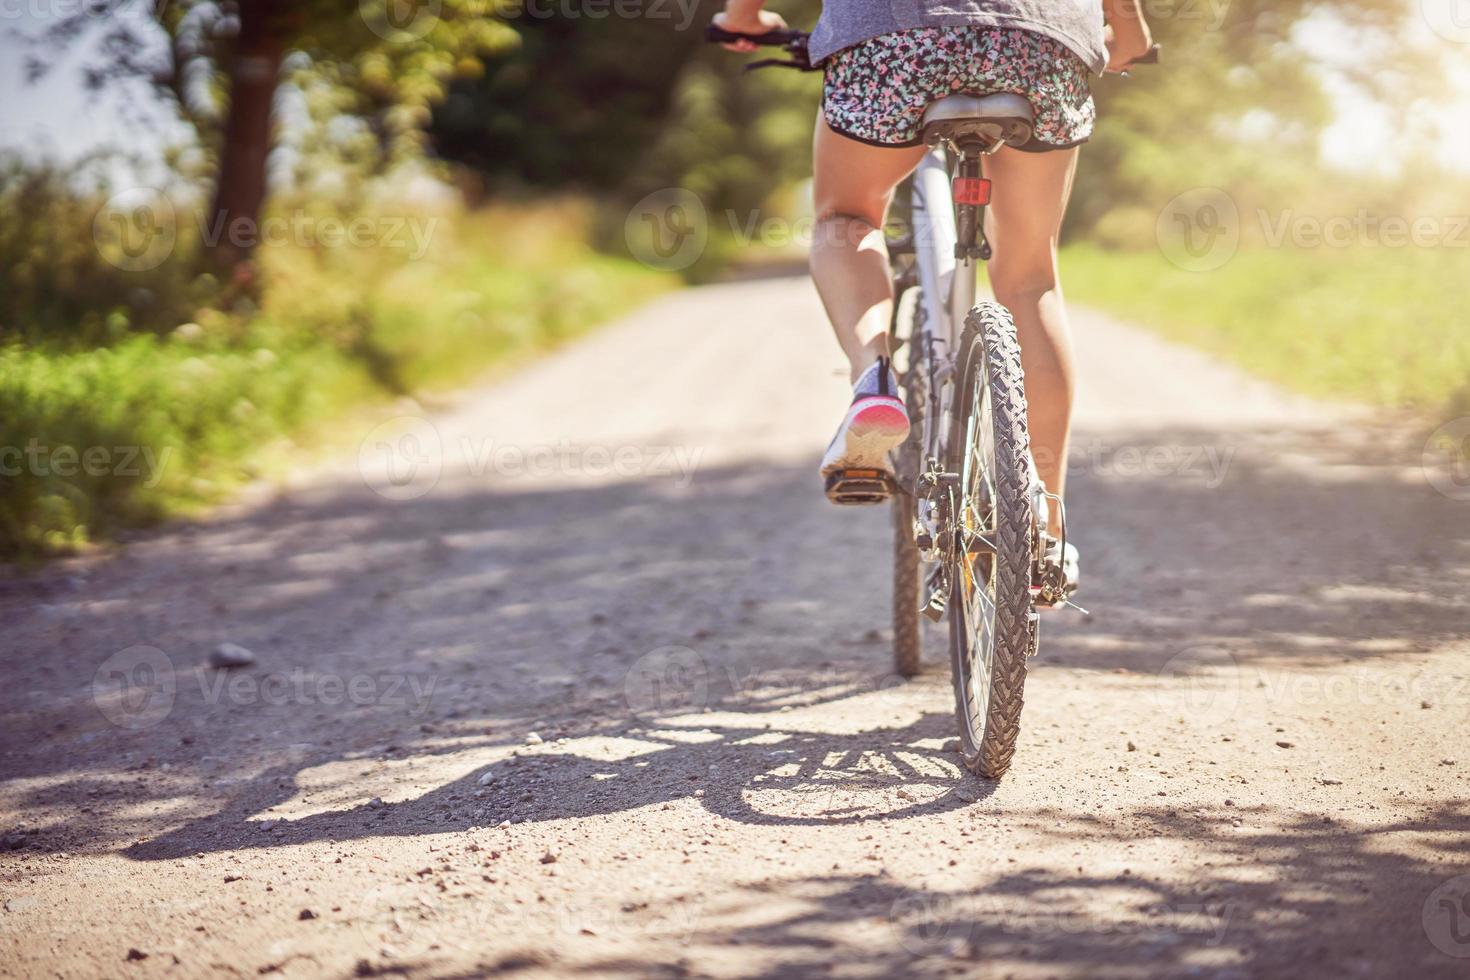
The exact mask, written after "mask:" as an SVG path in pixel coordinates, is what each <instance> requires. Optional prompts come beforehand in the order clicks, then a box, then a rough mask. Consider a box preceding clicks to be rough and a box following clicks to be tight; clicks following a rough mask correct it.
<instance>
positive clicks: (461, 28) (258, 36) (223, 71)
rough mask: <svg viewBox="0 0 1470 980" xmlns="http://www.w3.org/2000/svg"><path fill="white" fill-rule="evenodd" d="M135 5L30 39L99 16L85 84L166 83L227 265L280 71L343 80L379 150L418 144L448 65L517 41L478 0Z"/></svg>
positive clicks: (258, 202) (264, 169)
mask: <svg viewBox="0 0 1470 980" xmlns="http://www.w3.org/2000/svg"><path fill="white" fill-rule="evenodd" d="M134 6H135V3H134V0H89V2H88V3H86V4H85V6H84V8H83V9H82V10H80V11H77V12H74V13H71V14H68V15H66V16H64V17H62V18H60V19H58V20H57V21H56V22H55V23H54V24H53V25H51V26H50V27H48V29H47V30H46V31H45V32H43V34H42V35H41V36H40V37H38V38H37V40H38V41H40V42H42V43H46V44H50V45H55V44H57V43H58V42H60V43H66V42H69V41H73V40H75V39H77V38H80V37H82V36H84V35H85V34H87V33H88V31H89V29H90V28H91V26H92V25H93V24H96V23H97V22H98V21H99V20H101V21H103V22H104V23H106V27H105V29H104V30H105V33H104V37H103V43H102V47H101V51H102V52H103V56H104V60H102V61H101V62H100V63H97V64H93V65H89V66H88V67H87V68H86V69H85V70H86V81H87V83H88V85H89V86H91V87H93V88H100V87H102V86H103V85H106V84H107V83H108V82H110V81H112V80H115V79H120V78H129V77H132V78H136V77H142V78H145V79H147V80H149V81H150V82H151V83H152V84H153V85H154V86H156V87H157V89H158V90H160V91H162V92H165V93H167V94H168V95H169V96H170V97H171V99H172V100H173V101H174V102H175V104H176V105H177V106H178V109H179V112H180V114H181V116H182V117H183V118H184V119H185V120H187V121H188V122H189V123H190V124H192V125H193V127H194V129H195V130H196V132H197V133H198V135H199V139H200V144H201V146H202V147H203V148H204V149H205V151H206V153H207V154H209V158H210V160H211V162H212V164H213V167H212V176H213V187H212V192H211V194H210V205H209V209H208V211H207V213H206V214H205V221H204V228H205V232H206V234H205V241H204V245H205V252H204V257H205V262H206V264H207V265H209V266H211V267H213V268H214V269H215V270H216V271H219V272H223V273H226V274H231V273H235V272H236V271H237V269H238V266H239V265H240V263H241V262H243V261H244V260H246V259H248V258H249V255H250V252H251V250H252V248H253V247H254V245H255V243H256V239H257V237H258V235H257V232H256V230H257V229H258V228H259V225H260V219H261V213H262V209H263V207H264V205H265V201H266V197H267V194H268V192H269V186H268V173H269V171H268V162H269V159H270V155H271V152H272V150H273V149H274V147H275V145H276V134H275V126H274V119H275V112H276V106H277V103H278V96H279V92H280V89H281V87H282V85H283V84H288V83H293V82H294V83H297V84H301V85H308V84H311V83H312V81H313V80H316V81H320V80H321V79H322V78H324V77H328V78H330V81H331V84H333V85H335V86H339V87H341V88H342V89H343V91H344V92H345V93H346V94H347V98H345V99H341V100H339V101H338V103H337V105H338V106H339V108H340V110H341V111H342V112H344V113H345V114H347V115H349V116H351V117H353V118H356V119H358V120H359V121H361V122H362V123H363V124H364V125H366V126H367V127H369V128H370V129H371V130H372V131H373V132H374V133H375V134H376V135H377V136H378V145H379V148H380V159H382V160H388V159H391V158H392V157H393V156H394V155H395V154H397V153H399V152H401V151H403V150H405V149H407V148H410V147H413V146H416V145H417V144H418V141H419V138H420V133H421V131H422V127H423V125H424V124H425V123H427V121H428V118H429V109H430V106H431V105H432V104H433V103H434V102H436V101H438V100H439V99H441V98H442V97H443V95H444V91H445V88H446V86H447V85H448V83H449V81H450V80H451V79H452V78H454V77H455V76H456V75H466V74H474V73H476V72H478V71H479V70H480V68H481V62H480V58H481V57H482V56H484V55H486V54H489V53H493V52H496V51H499V50H503V49H505V48H506V47H508V46H511V45H514V44H515V43H516V35H515V32H514V31H512V30H510V28H508V27H507V26H506V25H505V24H504V23H503V22H501V21H498V20H495V19H494V18H491V17H488V16H484V13H485V11H486V10H487V8H488V6H489V5H487V4H486V3H483V2H481V0H430V2H417V0H361V2H358V3H345V2H333V0H157V3H156V5H155V6H154V7H153V8H152V9H151V10H150V11H149V12H148V14H147V16H146V17H141V18H140V17H133V16H128V13H129V10H130V8H132V7H134ZM28 69H29V74H30V76H31V77H33V78H34V77H36V76H38V75H40V74H41V73H43V72H45V71H46V70H47V65H46V64H45V62H44V61H42V60H41V59H40V58H39V57H36V56H32V57H31V59H30V61H29V65H28Z"/></svg>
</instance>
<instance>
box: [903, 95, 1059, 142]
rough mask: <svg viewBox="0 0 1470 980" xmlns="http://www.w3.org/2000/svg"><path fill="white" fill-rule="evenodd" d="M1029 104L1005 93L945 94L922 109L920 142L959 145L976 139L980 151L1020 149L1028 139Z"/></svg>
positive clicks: (1016, 96) (1030, 119)
mask: <svg viewBox="0 0 1470 980" xmlns="http://www.w3.org/2000/svg"><path fill="white" fill-rule="evenodd" d="M1032 118H1033V116H1032V112H1031V103H1030V102H1028V101H1027V100H1026V99H1025V97H1023V96H1020V95H1013V94H1011V93H1009V92H993V93H991V94H990V95H946V96H945V97H944V98H942V99H936V100H935V101H934V102H932V103H930V104H929V108H927V109H925V110H924V122H923V126H924V142H925V143H927V144H929V145H930V146H933V145H934V144H935V143H938V142H940V141H945V140H947V141H950V142H960V141H962V140H966V139H978V140H980V141H981V142H982V143H984V144H985V149H984V151H983V152H985V153H990V152H992V151H993V150H996V149H999V147H1000V145H1001V144H1002V143H1009V144H1010V145H1011V146H1020V145H1021V144H1022V143H1025V142H1027V141H1028V140H1030V139H1031V123H1032Z"/></svg>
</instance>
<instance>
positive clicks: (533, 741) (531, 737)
mask: <svg viewBox="0 0 1470 980" xmlns="http://www.w3.org/2000/svg"><path fill="white" fill-rule="evenodd" d="M542 741H544V740H543V739H542V738H541V736H540V735H537V734H536V733H535V732H527V733H526V744H527V745H540V744H541V743H542Z"/></svg>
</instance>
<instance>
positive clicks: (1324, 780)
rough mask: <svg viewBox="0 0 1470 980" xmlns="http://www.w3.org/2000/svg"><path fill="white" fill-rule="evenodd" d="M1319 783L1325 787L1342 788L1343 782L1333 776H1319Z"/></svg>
mask: <svg viewBox="0 0 1470 980" xmlns="http://www.w3.org/2000/svg"><path fill="white" fill-rule="evenodd" d="M1317 782H1319V783H1321V784H1322V785H1323V786H1341V785H1342V780H1341V779H1334V778H1332V777H1331V776H1318V777H1317Z"/></svg>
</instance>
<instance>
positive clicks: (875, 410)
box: [821, 357, 909, 504]
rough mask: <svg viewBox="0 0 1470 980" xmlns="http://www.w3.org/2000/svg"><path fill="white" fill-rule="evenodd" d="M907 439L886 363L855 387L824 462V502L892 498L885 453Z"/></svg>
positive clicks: (881, 360) (905, 421)
mask: <svg viewBox="0 0 1470 980" xmlns="http://www.w3.org/2000/svg"><path fill="white" fill-rule="evenodd" d="M908 434H909V413H908V412H907V411H906V410H905V409H904V407H903V402H902V401H900V400H899V397H898V385H897V379H896V378H895V377H894V376H893V369H892V368H891V366H890V365H889V363H888V358H886V357H880V358H879V359H878V363H877V364H874V365H873V366H872V367H870V368H868V370H867V371H865V372H863V375H862V377H860V378H858V381H857V384H855V385H853V396H852V404H851V405H850V406H849V407H848V409H847V415H846V416H845V417H844V418H843V420H842V425H840V426H838V428H837V434H836V435H835V436H833V437H832V442H831V443H830V444H829V445H828V446H827V452H826V454H825V455H823V456H822V469H821V473H822V480H823V483H824V484H825V486H826V491H827V497H828V499H829V500H831V501H832V502H833V503H837V504H877V503H882V502H883V501H885V500H887V499H888V497H889V496H890V495H891V494H892V492H893V464H892V462H890V461H889V459H888V453H889V450H891V449H894V448H896V447H897V446H899V445H901V444H902V443H903V441H904V440H905V439H907V438H908Z"/></svg>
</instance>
